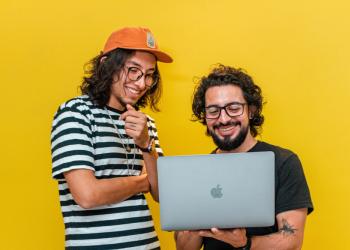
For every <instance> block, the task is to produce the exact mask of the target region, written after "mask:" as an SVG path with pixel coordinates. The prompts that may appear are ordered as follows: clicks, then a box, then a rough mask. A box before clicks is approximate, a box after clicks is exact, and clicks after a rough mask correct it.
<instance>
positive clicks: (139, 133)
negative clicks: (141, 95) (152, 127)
mask: <svg viewBox="0 0 350 250" xmlns="http://www.w3.org/2000/svg"><path fill="white" fill-rule="evenodd" d="M126 108H127V111H125V112H124V113H123V114H121V116H120V118H119V119H121V120H124V121H125V133H126V134H127V135H128V136H130V137H131V138H133V139H134V141H135V144H136V145H137V146H139V147H141V148H146V147H147V146H148V143H149V140H150V137H149V134H148V127H147V116H146V115H145V114H144V113H142V112H140V111H137V110H136V109H135V108H134V107H133V106H131V105H130V104H127V105H126Z"/></svg>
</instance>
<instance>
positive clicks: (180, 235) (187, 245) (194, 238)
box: [174, 231, 203, 250]
mask: <svg viewBox="0 0 350 250" xmlns="http://www.w3.org/2000/svg"><path fill="white" fill-rule="evenodd" d="M174 238H175V242H176V249H177V250H199V249H201V247H202V242H203V238H202V237H201V236H199V235H198V232H196V231H178V232H175V234H174Z"/></svg>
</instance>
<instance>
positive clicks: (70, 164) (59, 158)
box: [51, 105, 94, 180]
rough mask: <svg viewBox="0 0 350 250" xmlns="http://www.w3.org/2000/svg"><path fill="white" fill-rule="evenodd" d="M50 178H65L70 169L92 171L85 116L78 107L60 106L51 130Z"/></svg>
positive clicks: (90, 138)
mask: <svg viewBox="0 0 350 250" xmlns="http://www.w3.org/2000/svg"><path fill="white" fill-rule="evenodd" d="M51 157H52V177H53V178H55V179H57V180H62V179H64V176H63V173H64V172H66V171H69V170H72V169H90V170H94V148H93V144H92V131H91V125H90V121H89V119H88V117H87V116H86V114H84V113H83V112H82V111H80V110H78V109H77V108H72V107H67V106H64V105H62V106H61V107H60V108H59V109H58V111H57V113H56V115H55V117H54V120H53V123H52V130H51Z"/></svg>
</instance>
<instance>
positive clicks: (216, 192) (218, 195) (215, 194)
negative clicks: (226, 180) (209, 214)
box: [210, 184, 223, 198]
mask: <svg viewBox="0 0 350 250" xmlns="http://www.w3.org/2000/svg"><path fill="white" fill-rule="evenodd" d="M221 190H222V188H221V187H220V185H219V184H218V185H216V187H213V188H212V189H211V190H210V194H211V196H213V198H221V197H222V195H223V194H222V192H221Z"/></svg>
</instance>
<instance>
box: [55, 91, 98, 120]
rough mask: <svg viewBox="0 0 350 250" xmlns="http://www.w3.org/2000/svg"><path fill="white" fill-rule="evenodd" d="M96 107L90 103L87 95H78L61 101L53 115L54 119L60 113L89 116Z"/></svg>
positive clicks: (60, 114)
mask: <svg viewBox="0 0 350 250" xmlns="http://www.w3.org/2000/svg"><path fill="white" fill-rule="evenodd" d="M95 109H98V107H97V106H96V105H95V104H94V103H92V101H91V100H90V98H89V97H88V96H87V95H82V96H78V97H75V98H72V99H70V100H68V101H66V102H64V103H62V104H61V105H60V106H59V107H58V109H57V111H56V113H55V116H54V120H55V119H57V118H58V117H59V116H62V115H78V116H84V117H89V116H91V115H92V114H93V113H94V110H95Z"/></svg>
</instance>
